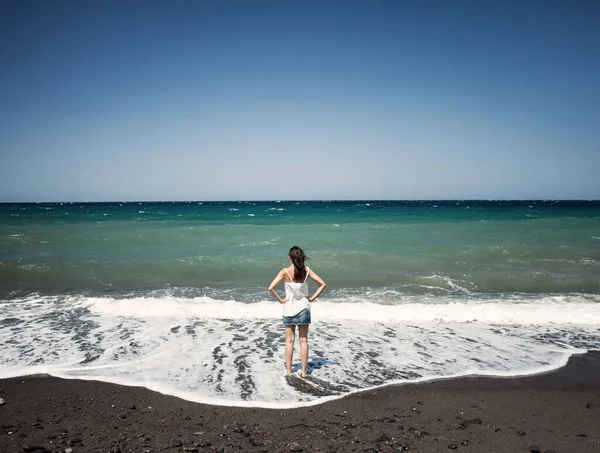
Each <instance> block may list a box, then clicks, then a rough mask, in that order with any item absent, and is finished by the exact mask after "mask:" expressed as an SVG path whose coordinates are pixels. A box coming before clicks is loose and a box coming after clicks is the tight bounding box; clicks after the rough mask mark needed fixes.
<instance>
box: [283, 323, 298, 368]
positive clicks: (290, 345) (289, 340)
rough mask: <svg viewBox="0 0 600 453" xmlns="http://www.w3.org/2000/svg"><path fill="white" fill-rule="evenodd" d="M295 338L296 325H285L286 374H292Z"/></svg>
mask: <svg viewBox="0 0 600 453" xmlns="http://www.w3.org/2000/svg"><path fill="white" fill-rule="evenodd" d="M295 339H296V326H285V369H286V371H287V374H292V360H293V358H294V340H295Z"/></svg>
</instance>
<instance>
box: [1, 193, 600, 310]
mask: <svg viewBox="0 0 600 453" xmlns="http://www.w3.org/2000/svg"><path fill="white" fill-rule="evenodd" d="M0 225H1V229H0V250H1V251H2V254H1V256H0V266H2V267H1V269H2V277H0V278H1V280H0V291H1V293H0V294H2V295H4V296H5V297H7V296H10V295H12V296H14V295H26V294H29V293H31V292H39V293H41V294H64V293H78V292H84V293H86V294H90V293H91V294H124V293H129V292H131V291H152V290H160V289H165V288H186V289H187V290H189V291H192V292H197V293H198V294H204V293H207V294H208V293H211V294H212V293H213V292H215V291H216V292H217V293H218V292H219V291H221V290H226V291H227V292H228V293H231V294H233V295H234V296H235V298H236V300H239V301H253V300H257V298H260V297H264V288H265V286H266V285H268V283H269V281H270V279H271V277H272V275H273V274H274V273H275V272H276V271H277V270H278V269H279V268H280V267H281V266H283V265H284V264H286V253H287V250H288V249H289V247H290V246H292V245H299V246H301V247H303V248H305V249H306V252H307V254H308V255H309V256H310V258H311V261H310V262H309V263H310V264H312V265H313V266H314V267H316V268H317V269H318V270H319V272H320V274H323V277H324V278H326V279H327V281H328V283H329V284H330V287H331V290H330V291H334V292H335V293H336V294H338V293H339V294H340V295H344V294H346V293H354V292H355V290H360V289H366V288H369V289H381V288H386V289H393V290H398V291H401V292H403V293H406V294H413V293H414V294H421V293H427V292H430V291H432V292H433V293H434V294H436V293H437V292H436V291H437V290H436V289H435V288H433V287H435V286H436V285H438V286H439V290H441V291H452V290H453V289H458V287H462V288H465V289H467V290H469V291H477V292H479V293H482V294H490V293H498V292H501V293H503V292H523V293H533V294H535V293H549V292H583V293H592V294H598V293H599V292H600V286H599V280H598V278H597V276H598V273H599V272H598V270H599V265H600V239H599V238H600V203H597V202H409V203H407V202H360V203H359V202H299V203H296V202H280V203H276V202H263V203H260V202H240V203H201V204H200V203H127V204H123V203H106V204H104V203H102V204H63V205H58V204H10V205H1V206H0ZM433 276H438V277H440V278H441V279H450V280H451V281H452V282H453V283H454V284H455V285H457V287H453V286H452V285H449V284H448V283H444V282H443V281H441V280H440V281H436V282H435V283H434V284H433V285H431V284H428V283H431V282H430V281H429V279H431V278H432V277H433ZM438 280H439V279H438ZM427 286H429V287H431V288H427Z"/></svg>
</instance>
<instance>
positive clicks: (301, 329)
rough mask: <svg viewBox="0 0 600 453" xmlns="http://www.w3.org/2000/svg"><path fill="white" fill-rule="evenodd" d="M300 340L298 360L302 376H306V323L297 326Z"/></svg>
mask: <svg viewBox="0 0 600 453" xmlns="http://www.w3.org/2000/svg"><path fill="white" fill-rule="evenodd" d="M298 335H299V337H300V338H299V339H298V341H300V360H301V362H302V376H306V365H307V364H308V324H306V325H304V326H298Z"/></svg>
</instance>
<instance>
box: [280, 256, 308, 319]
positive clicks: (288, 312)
mask: <svg viewBox="0 0 600 453" xmlns="http://www.w3.org/2000/svg"><path fill="white" fill-rule="evenodd" d="M284 269H285V273H286V274H288V277H290V280H291V282H285V297H286V298H287V302H286V303H285V304H283V316H295V315H297V314H298V313H300V312H301V311H302V310H304V309H305V308H308V307H310V302H309V301H308V299H307V296H308V274H309V273H310V269H309V268H308V267H307V268H306V278H305V279H304V281H303V282H301V283H297V282H295V281H294V280H293V279H292V276H291V275H290V273H289V272H288V270H287V268H284Z"/></svg>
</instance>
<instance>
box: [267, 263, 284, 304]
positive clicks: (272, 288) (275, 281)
mask: <svg viewBox="0 0 600 453" xmlns="http://www.w3.org/2000/svg"><path fill="white" fill-rule="evenodd" d="M284 272H285V271H284V270H283V269H281V270H280V271H279V274H277V276H276V277H275V279H273V281H272V282H271V284H270V285H269V292H270V293H271V294H272V295H273V297H274V298H275V299H277V302H279V303H280V304H285V302H286V300H287V299H282V298H281V297H280V296H279V294H277V291H275V287H276V286H277V285H278V284H279V282H280V281H281V280H283V278H284V277H283V274H284Z"/></svg>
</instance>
